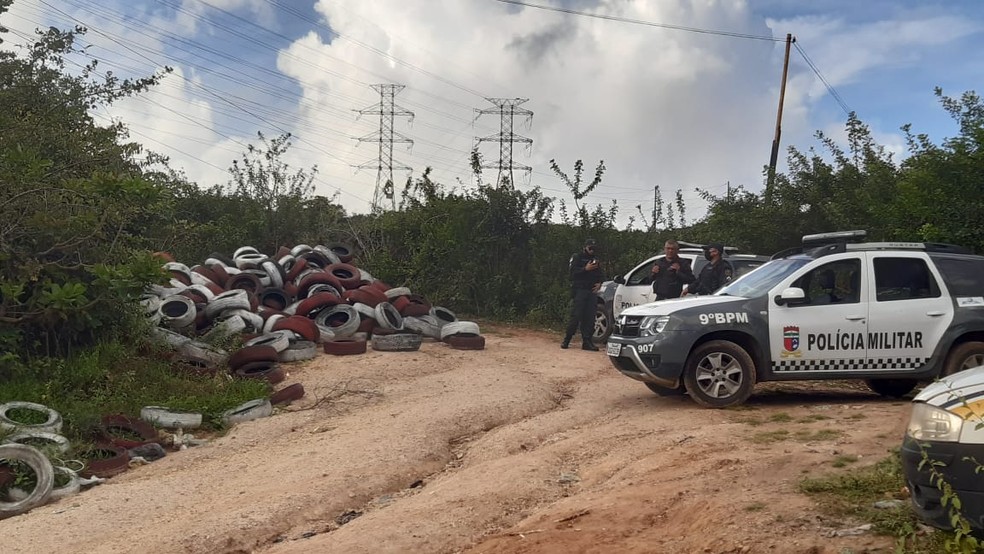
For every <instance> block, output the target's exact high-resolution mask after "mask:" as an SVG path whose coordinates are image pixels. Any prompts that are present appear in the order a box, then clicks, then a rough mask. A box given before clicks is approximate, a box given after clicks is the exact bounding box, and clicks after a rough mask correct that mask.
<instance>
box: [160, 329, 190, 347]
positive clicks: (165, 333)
mask: <svg viewBox="0 0 984 554" xmlns="http://www.w3.org/2000/svg"><path fill="white" fill-rule="evenodd" d="M150 334H151V335H153V337H154V338H155V339H157V340H159V341H161V342H163V343H164V344H166V345H167V346H169V347H170V348H172V349H177V348H180V347H181V346H183V345H185V344H187V343H189V342H191V339H190V338H188V337H186V336H184V335H182V334H181V333H175V332H174V331H172V330H170V329H164V328H163V327H153V328H151V330H150Z"/></svg>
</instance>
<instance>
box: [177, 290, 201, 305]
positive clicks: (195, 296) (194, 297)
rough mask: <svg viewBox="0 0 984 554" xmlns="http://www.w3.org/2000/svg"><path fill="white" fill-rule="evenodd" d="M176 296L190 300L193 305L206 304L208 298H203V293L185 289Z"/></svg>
mask: <svg viewBox="0 0 984 554" xmlns="http://www.w3.org/2000/svg"><path fill="white" fill-rule="evenodd" d="M178 296H184V297H185V298H190V299H191V301H192V302H194V303H195V304H208V297H207V296H205V293H203V292H202V291H200V290H197V289H185V290H183V291H181V292H179V293H178Z"/></svg>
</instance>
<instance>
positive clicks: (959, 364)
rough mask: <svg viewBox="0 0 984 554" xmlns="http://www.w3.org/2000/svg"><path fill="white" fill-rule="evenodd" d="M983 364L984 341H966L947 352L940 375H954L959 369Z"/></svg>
mask: <svg viewBox="0 0 984 554" xmlns="http://www.w3.org/2000/svg"><path fill="white" fill-rule="evenodd" d="M982 365H984V342H979V341H971V342H965V343H963V344H961V345H959V346H957V347H956V348H954V349H952V350H950V353H949V354H947V356H946V362H944V364H943V371H942V372H941V373H940V376H941V377H945V376H947V375H953V374H954V373H956V372H958V371H963V370H965V369H970V368H972V367H978V366H982Z"/></svg>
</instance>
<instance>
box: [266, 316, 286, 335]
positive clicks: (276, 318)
mask: <svg viewBox="0 0 984 554" xmlns="http://www.w3.org/2000/svg"><path fill="white" fill-rule="evenodd" d="M286 318H287V316H285V315H283V314H273V315H272V316H270V317H268V318H267V319H266V321H265V322H263V332H264V333H270V332H272V331H273V326H274V325H275V324H276V323H277V322H278V321H280V320H281V319H286Z"/></svg>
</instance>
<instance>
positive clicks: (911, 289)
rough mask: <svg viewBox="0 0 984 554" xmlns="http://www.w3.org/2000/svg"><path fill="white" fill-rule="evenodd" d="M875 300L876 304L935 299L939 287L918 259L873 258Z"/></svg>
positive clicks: (938, 292)
mask: <svg viewBox="0 0 984 554" xmlns="http://www.w3.org/2000/svg"><path fill="white" fill-rule="evenodd" d="M874 263H875V299H876V300H877V301H878V302H890V301H893V300H911V299H913V298H936V297H938V296H940V287H939V285H938V284H937V283H936V279H934V278H933V276H932V274H930V273H929V268H928V267H927V266H926V261H925V260H921V259H919V258H875V260H874Z"/></svg>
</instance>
